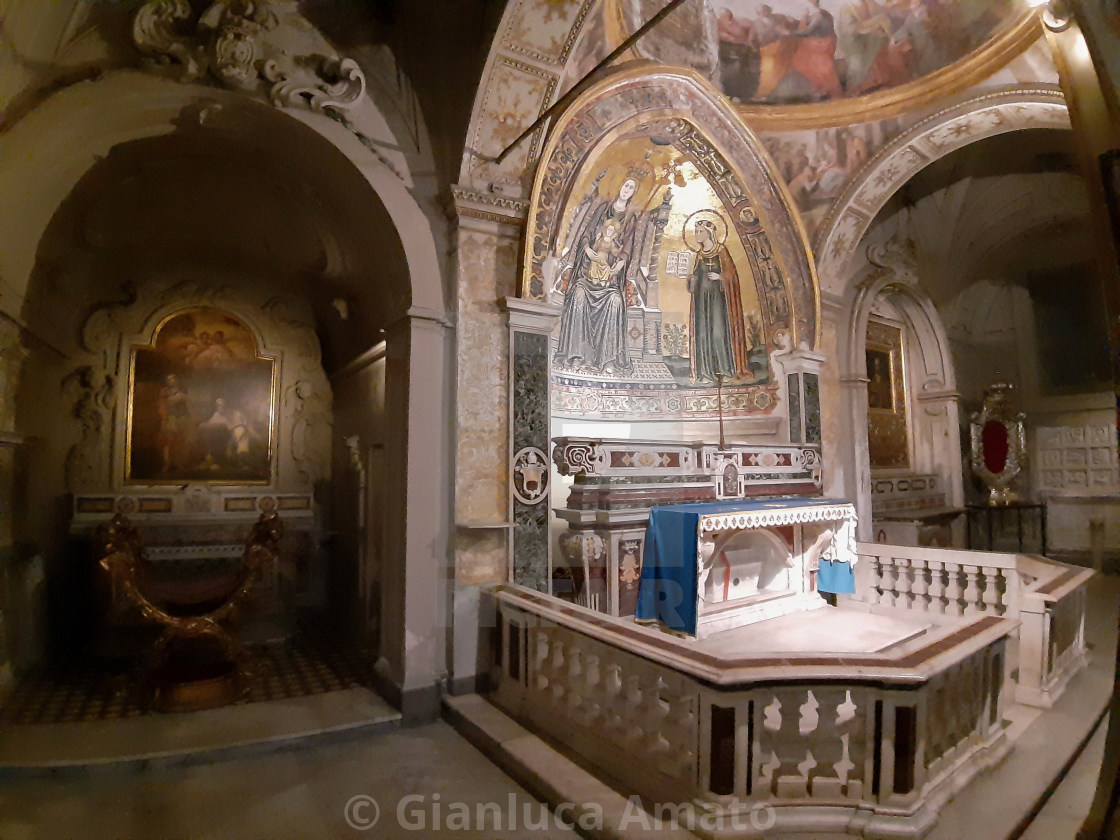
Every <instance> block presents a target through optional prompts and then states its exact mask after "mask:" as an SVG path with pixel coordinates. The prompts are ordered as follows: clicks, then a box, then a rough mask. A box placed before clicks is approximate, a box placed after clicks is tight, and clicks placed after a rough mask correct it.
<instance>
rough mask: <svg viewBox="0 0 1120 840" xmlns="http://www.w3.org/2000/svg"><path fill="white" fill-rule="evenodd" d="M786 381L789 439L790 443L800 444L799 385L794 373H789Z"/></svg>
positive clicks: (802, 439) (801, 440) (801, 439)
mask: <svg viewBox="0 0 1120 840" xmlns="http://www.w3.org/2000/svg"><path fill="white" fill-rule="evenodd" d="M786 381H787V382H788V383H789V439H790V442H791V443H802V442H803V441H804V438H802V436H801V435H802V431H801V385H800V383H799V382H798V375H797V374H796V373H791V374H790V375H789V376H788V377H787V380H786Z"/></svg>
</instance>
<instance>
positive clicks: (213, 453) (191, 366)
mask: <svg viewBox="0 0 1120 840" xmlns="http://www.w3.org/2000/svg"><path fill="white" fill-rule="evenodd" d="M275 373H276V371H275V361H274V360H273V359H271V358H267V357H263V356H261V355H260V353H259V349H258V347H257V341H256V337H255V336H254V334H253V332H252V330H251V329H250V328H249V327H248V326H247V325H246V324H245V323H244V322H243V321H242V320H241V319H239V318H237V317H236V316H234V315H232V314H230V313H228V312H224V311H222V310H219V309H214V308H211V307H196V308H192V309H188V310H185V311H182V312H178V313H176V314H174V315H172V316H170V317H169V318H167V319H166V320H164V321H163V322H162V323H161V324H160V325H159V327H157V329H156V332H155V335H154V336H153V337H152V341H151V344H149V345H147V346H135V347H133V348H132V367H131V373H130V381H129V401H128V427H127V434H128V437H127V446H126V453H127V454H126V457H127V470H126V479H127V481H129V482H131V483H136V484H184V483H187V482H208V483H218V484H264V483H268V482H269V481H270V480H271V478H272V453H273V449H274V441H273V435H274V416H275V393H276V388H275Z"/></svg>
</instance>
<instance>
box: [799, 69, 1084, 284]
mask: <svg viewBox="0 0 1120 840" xmlns="http://www.w3.org/2000/svg"><path fill="white" fill-rule="evenodd" d="M1027 128H1069V112H1068V109H1067V107H1066V104H1065V100H1064V98H1063V97H1062V94H1061V91H1060V90H1059V89H1058V88H1057V87H1033V88H1009V89H1005V90H1001V91H995V92H992V93H988V94H984V95H982V96H977V97H972V98H970V99H967V100H965V101H964V102H961V103H959V104H957V105H954V106H952V107H950V108H946V109H944V110H942V111H939V112H938V113H936V114H934V115H932V116H930V117H928V118H926V119H925V120H922V121H921V122H919V123H917V124H916V125H914V126H912V127H911V128H910V129H908V130H907V131H905V132H903V133H902V134H901V135H899V136H898V137H896V138H895V139H894V140H892V141H891V142H890V143H888V144H887V145H886V146H885V147H884V148H883V149H882V150H881V151H880V152H879V153H878V154H876V155H875V156H874V157H873V158H872V159H871V160H870V161H869V162H868V164H867V165H866V166H865V167H864V168H863V170H862V171H861V172H860V173H859V175H857V176H856V178H854V179H853V180H852V181H850V182H849V183H848V185H847V186H846V187H845V189H844V191H843V192H842V193H841V194H840V195H839V197H838V198H837V199H836V201H835V202H834V203H833V205H832V207H831V209H830V210H829V212H828V215H827V216H826V217H825V219H824V221H823V222H822V224H821V226H820V229H819V230H818V232H817V235H816V238H815V240H814V248H813V250H814V252H815V253H816V255H817V260H818V273H819V276H820V277H821V284H822V290H828V291H833V292H836V293H842V291H843V285H844V282H845V280H846V273H847V269H848V265H849V263H850V261H851V258H852V256H853V255H854V254H855V251H856V247H857V246H858V244H859V241H860V239H861V238H862V237H863V234H864V233H865V232H866V231H867V228H868V226H869V225H870V224H871V220H872V219H874V218H875V215H876V214H877V213H878V212H879V210H880V208H882V206H883V205H884V204H885V203H886V201H887V200H888V199H889V198H890V197H891V196H892V195H894V193H895V192H897V191H898V189H899V188H900V187H901V186H902V185H903V184H905V183H906V181H908V180H909V179H910V178H912V177H913V176H914V174H916V173H917V172H918V171H920V170H921V169H922V168H924V167H925V166H927V165H929V164H930V163H932V162H933V161H934V160H937V159H938V158H941V157H944V156H945V155H947V154H950V153H951V152H953V151H955V150H957V149H959V148H961V147H963V146H966V145H968V144H969V143H973V142H976V141H977V140H982V139H984V138H986V137H992V136H994V135H996V134H1003V133H1005V132H1008V131H1018V130H1021V129H1027Z"/></svg>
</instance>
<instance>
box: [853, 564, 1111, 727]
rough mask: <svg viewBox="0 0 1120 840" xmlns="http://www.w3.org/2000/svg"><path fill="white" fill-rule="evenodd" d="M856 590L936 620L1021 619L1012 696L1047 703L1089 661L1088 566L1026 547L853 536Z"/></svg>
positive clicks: (879, 603) (882, 604) (874, 604)
mask: <svg viewBox="0 0 1120 840" xmlns="http://www.w3.org/2000/svg"><path fill="white" fill-rule="evenodd" d="M857 551H858V553H859V555H860V561H861V562H860V563H859V564H858V565H857V567H856V574H857V585H856V589H857V592H862V593H865V595H864V597H866V599H867V600H868V601H869V602H870V604H871V608H872V609H874V610H876V611H881V610H887V611H903V612H908V613H918V614H921V615H922V616H924V617H925V618H926V619H927V620H929V621H931V622H933V623H939V624H942V623H947V622H951V621H955V620H959V619H961V618H968V617H975V616H983V615H987V616H999V617H1002V618H1011V619H1015V620H1017V621H1019V622H1020V629H1019V636H1018V640H1019V653H1018V660H1019V679H1018V682H1017V684H1016V688H1015V699H1016V700H1017V701H1019V702H1020V703H1026V704H1029V705H1032V706H1044V707H1049V706H1052V705H1053V703H1054V701H1055V700H1056V699H1057V697H1058V696H1059V695H1060V693H1061V691H1062V690H1063V689H1064V688H1065V685H1066V683H1068V681H1069V678H1070V677H1071V676H1072V675H1073V674H1074V673H1076V672H1077V670H1078V669H1079V668H1080V667H1081V666H1083V665H1084V664H1085V662H1086V647H1085V610H1086V606H1087V597H1086V589H1085V586H1086V584H1087V582H1088V580H1089V578H1091V577H1092V576H1093V571H1092V570H1091V569H1082V568H1078V567H1076V566H1069V565H1067V564H1065V563H1058V562H1056V561H1053V560H1049V559H1047V558H1045V557H1041V556H1038V555H1031V554H1007V553H1000V552H991V551H962V550H959V549H946V548H934V547H915V546H899V545H883V544H880V543H858V545H857Z"/></svg>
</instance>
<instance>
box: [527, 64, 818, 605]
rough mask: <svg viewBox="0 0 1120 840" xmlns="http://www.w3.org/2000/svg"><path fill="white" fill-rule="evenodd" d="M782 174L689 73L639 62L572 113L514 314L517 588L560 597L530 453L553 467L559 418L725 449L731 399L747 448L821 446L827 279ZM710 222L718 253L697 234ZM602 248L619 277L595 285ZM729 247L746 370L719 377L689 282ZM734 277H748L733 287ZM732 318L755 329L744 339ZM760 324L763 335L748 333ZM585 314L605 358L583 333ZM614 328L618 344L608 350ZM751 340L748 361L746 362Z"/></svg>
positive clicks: (727, 295)
mask: <svg viewBox="0 0 1120 840" xmlns="http://www.w3.org/2000/svg"><path fill="white" fill-rule="evenodd" d="M772 170H773V167H772V163H771V161H770V159H769V156H768V155H767V153H766V151H765V149H764V147H763V145H762V143H761V142H760V141H759V140H758V138H757V137H756V136H755V135H754V134H753V132H751V130H750V129H749V128H748V127H747V126H746V125H744V124H743V122H742V121H741V120H740V118H739V117H738V115H737V114H736V113H735V111H734V110H733V109H732V108H731V107H730V105H728V104H727V102H726V101H725V100H724V99H723V98H722V97H721V96H720V95H719V94H718V93H717V92H715V91H714V90H713V89H712V88H711V87H710V86H709V84H708V83H707V82H706V81H705V80H704V79H703V78H702V77H700V76H699V75H698V74H696V73H694V72H693V71H690V70H685V69H674V68H664V67H659V66H655V65H650V64H646V63H640V64H633V65H628V66H627V67H625V68H623V69H621V70H619V71H618V72H616V73H614V74H612V75H611V76H609V77H607V78H605V79H603V80H602V81H600V82H599V83H597V84H596V85H594V86H592V87H591V88H589V89H588V90H587V91H585V92H584V93H583V94H581V95H580V96H579V97H578V98H577V99H576V100H575V101H574V102H573V103H572V105H571V107H570V108H568V109H567V110H566V111H564V112H563V113H562V114H561V115H560V116H559V117H558V118H557V119H556V122H555V124H554V125H553V126H552V129H551V134H550V136H549V139H548V141H547V142H546V143H545V145H544V149H543V151H542V155H541V163H540V165H539V167H538V169H537V171H536V175H535V180H534V187H533V195H532V200H531V202H530V206H529V210H528V218H527V231H526V243H525V249H524V256H523V263H522V273H521V280H520V287H521V288H520V291H521V295H520V297H519V298H517V299H515V300H508V301H507V304H506V305H507V309H508V310H509V312H510V328H511V332H512V335H511V345H510V346H511V355H512V359H511V371H512V377H511V379H512V381H511V387H510V392H509V393H510V400H511V403H512V406H511V411H512V414H511V416H512V419H513V423H512V430H511V437H512V441H511V450H510V457H511V476H510V479H511V484H512V485H513V492H511V496H513V497H514V498H513V500H512V502H511V507H512V515H513V520H512V525H513V541H512V542H513V557H514V558H515V561H514V568H513V572H512V577H513V579H514V580H515V581H516V582H518V583H524V584H525V585H528V586H532V587H535V588H539V589H542V590H546V591H547V589H548V576H549V574H550V560H549V547H548V531H549V499H550V495H549V493H548V491H547V488H541V491H540V493H539V494H538V495H537V496H536V497H535V498H534V499H532V500H529V501H528V502H527V501H525V500H523V499H521V498H518V494H517V492H516V491H517V490H519V489H522V488H521V487H520V485H519V484H518V482H519V480H520V478H519V476H522V475H523V473H524V470H525V469H527V468H529V467H530V466H531V462H530V460H529V459H530V458H532V459H534V462H535V460H536V459H538V458H543V459H545V460H547V459H548V453H549V452H550V449H551V436H550V435H551V425H552V423H553V420H554V418H557V417H566V418H569V419H576V420H578V419H580V418H585V419H596V420H602V421H605V423H606V426H607V427H609V429H610V430H613V429H618V428H619V427H618V424H617V423H615V421H622V422H624V423H626V424H629V425H630V426H634V425H635V424H640V425H641V429H642V431H633V430H631V432H630V433H628V434H631V435H632V436H633V437H638V436H641V435H642V433H643V432H644V433H645V435H646V436H647V437H653V438H656V439H666V440H682V439H684V440H689V439H691V440H697V439H708V440H712V441H715V440H716V439H717V436H718V434H719V430H718V425H717V424H718V417H719V414H720V404H721V397H722V407H723V413H724V415H725V419H727V420H729V425H728V428H731V429H734V430H735V433H736V435H737V437H736V439H737V440H739V441H740V442H741V441H744V440H753V439H761V440H762V441H764V442H767V443H775V444H787V445H788V444H791V443H792V444H795V445H802V444H803V445H806V446H811V447H816V446H817V443H819V435H820V429H819V419H818V417H819V410H818V409H817V408H816V406H817V405H819V403H818V402H817V400H818V399H819V391H818V389H817V370H818V366H819V357H817V356H815V354H814V350H815V347H816V345H817V341H818V333H819V295H818V290H817V283H816V277H815V274H814V270H813V265H812V261H811V259H810V256H809V252H808V248H807V240H806V237H805V234H804V231H803V229H802V228H801V226H800V223H799V221H798V218H797V215H796V213H795V212H794V211H793V204H792V200H791V199H790V197H789V196H788V194H787V193H786V192H785V189H784V187H782V186H781V185H780V184H779V183H778V182H777V181H776V180H775V179H774V178H773V177H772V175H771V172H772ZM627 184H629V186H626V185H627ZM678 201H679V202H680V205H681V206H677V204H676V203H677V202H678ZM623 205H625V206H623ZM635 207H636V208H637V209H635ZM612 208H613V209H612ZM705 214H706V215H707V217H708V218H709V219H710V221H711V228H712V229H713V231H714V233H713V237H712V239H713V241H712V242H711V243H708V242H706V239H705V237H704V236H700V238H699V239H698V238H697V237H698V234H697V232H696V231H697V229H698V222H699V220H700V219H702V218H704V217H705ZM612 219H613V220H615V221H616V222H617V223H618V225H619V228H620V233H619V234H618V235H622V236H623V237H624V242H622V243H620V244H619V245H618V246H617V247H616V246H614V245H613V244H612V243H611V242H604V241H603V240H601V239H600V238H599V235H600V233H601V231H602V230H603V229H604V227H605V226H607V225H608V224H609V223H610V222H611V220H612ZM600 253H603V254H606V255H607V256H606V257H605V258H602V259H601V260H600V261H601V263H602V266H601V269H600V270H601V272H602V275H601V277H593V276H592V275H593V269H592V268H591V263H592V262H595V261H596V260H598V259H600V258H599V257H598V256H597V255H598V254H600ZM717 254H718V265H719V266H720V268H719V271H718V272H716V273H717V274H718V276H719V279H718V281H717V282H718V284H719V288H720V294H721V295H722V297H723V301H724V304H725V305H726V311H727V312H728V313H729V315H728V324H729V327H728V331H729V332H731V333H732V336H733V338H732V339H731V340H730V341H729V342H727V343H726V345H725V346H730V348H731V349H730V351H729V352H728V353H727V357H728V359H727V364H728V365H730V366H731V367H725V368H723V369H722V370H727V371H730V375H726V374H722V373H721V377H720V378H719V379H718V380H717V378H716V377H715V376H714V375H712V371H711V369H708V370H707V371H705V370H703V369H702V365H701V362H700V360H701V359H702V358H705V355H704V354H707V353H708V352H709V351H707V350H704V351H701V350H698V349H697V347H698V345H699V344H700V343H701V341H702V340H707V338H708V337H709V336H715V335H716V334H717V332H716V331H710V330H708V329H706V328H704V327H703V325H704V323H705V322H704V321H703V318H701V317H700V316H699V315H698V314H697V312H698V311H699V310H700V308H701V305H700V303H698V301H700V300H701V296H700V295H699V294H696V295H693V293H692V291H691V290H690V284H695V283H698V282H699V280H698V275H697V271H698V270H699V269H698V266H699V265H700V264H701V263H702V262H703V263H704V271H708V270H710V265H713V264H715V263H714V262H712V263H708V262H705V261H708V260H714V259H715V258H716V256H717ZM682 255H683V256H682ZM619 260H621V262H619ZM682 261H683V264H684V269H683V270H681V265H682ZM725 265H726V266H727V268H724V267H723V266H725ZM674 266H675V268H674ZM731 273H734V274H735V275H736V285H731V283H730V281H726V282H725V279H724V278H725V277H727V276H728V275H729V274H731ZM693 288H697V286H693ZM736 297H737V300H733V298H736ZM731 313H735V316H737V317H740V318H742V319H743V321H742V323H743V329H742V330H741V331H739V332H738V334H737V335H735V330H734V329H733V328H731V327H730V323H731V317H733V316H732V315H731ZM720 317H723V316H722V315H721V316H720ZM698 318H699V320H697V319H698ZM752 318H753V319H754V320H755V321H756V322H757V330H756V332H757V338H758V340H757V342H756V341H754V340H753V339H748V338H746V336H748V335H749V333H750V331H751V328H752ZM580 321H582V322H583V323H584V326H585V327H586V329H585V330H584V332H585V333H587V336H592V338H591V339H588V338H587V336H585V337H584V339H585V340H584V344H583V345H582V347H584V348H586V347H588V346H590V348H591V350H590V351H589V352H584V351H583V350H581V349H580V345H579V342H578V341H575V340H573V339H572V337H571V335H570V334H571V333H573V332H578V330H575V329H574V327H573V323H576V322H580ZM712 323H715V321H712ZM698 324H699V325H701V326H700V327H697V326H696V325H698ZM666 325H669V326H672V327H675V328H676V330H675V331H674V330H667V329H665V327H666ZM682 328H687V329H682ZM674 332H675V334H674ZM682 334H683V335H682ZM603 335H607V336H609V338H608V339H606V341H608V342H609V346H608V347H607V351H606V352H603V353H600V354H599V355H596V353H595V351H596V350H600V349H602V347H601V346H600V345H598V344H596V343H595V342H596V341H598V340H601V337H602V336H603ZM721 341H722V338H721ZM736 342H740V343H743V347H742V349H743V351H744V352H743V353H742V354H740V355H741V356H742V357H743V359H742V361H743V363H744V366H743V367H740V366H739V365H738V363H737V362H738V360H737V359H733V358H731V357H734V356H736V352H735V348H736ZM674 343H675V347H676V350H675V352H673V351H672V350H671V349H670V345H672V344H674ZM713 343H714V342H713ZM573 348H575V349H573ZM713 352H714V351H713ZM670 357H672V358H670ZM752 362H753V363H754V365H753V366H752ZM705 373H706V374H707V375H705ZM760 373H761V374H762V375H761V376H760V375H758V374H760ZM791 392H792V393H793V394H794V396H793V397H790V396H789V395H790V393H791ZM794 417H796V422H795V420H794ZM806 418H808V419H806ZM612 423H615V425H611V424H612ZM602 434H603V435H604V436H606V437H610V436H611V435H610V431H609V430H608V431H604V432H602ZM813 452H814V454H813V456H812V457H814V458H815V457H816V455H817V454H818V453H819V450H818V449H814V450H813ZM797 457H799V458H800V457H801V456H800V455H798V456H797ZM616 542H619V535H617V534H616V535H615V537H612V545H611V551H613V552H616V553H621V554H625V551H626V550H627V549H626V546H624V545H622V544H621V543H619V545H615V544H614V543H616Z"/></svg>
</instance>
